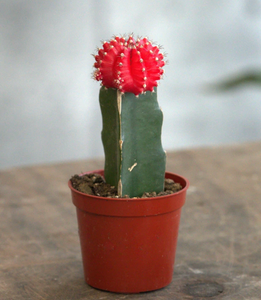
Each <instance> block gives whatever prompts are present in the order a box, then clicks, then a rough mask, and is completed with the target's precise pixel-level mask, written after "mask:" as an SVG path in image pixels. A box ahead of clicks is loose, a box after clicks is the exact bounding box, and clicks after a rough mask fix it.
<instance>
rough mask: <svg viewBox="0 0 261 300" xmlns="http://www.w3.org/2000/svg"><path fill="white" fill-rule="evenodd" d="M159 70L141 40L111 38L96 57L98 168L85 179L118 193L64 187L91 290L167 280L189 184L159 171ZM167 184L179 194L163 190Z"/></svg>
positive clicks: (139, 288) (159, 59)
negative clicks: (100, 153) (101, 167)
mask: <svg viewBox="0 0 261 300" xmlns="http://www.w3.org/2000/svg"><path fill="white" fill-rule="evenodd" d="M164 65H165V62H164V55H163V54H162V53H161V52H160V49H159V47H158V46H155V45H153V44H152V43H151V42H150V41H149V40H148V39H147V38H142V39H141V38H140V39H137V40H136V41H135V40H134V38H133V36H129V37H127V38H125V37H117V36H116V37H114V38H113V39H112V40H110V41H109V42H104V44H103V47H102V48H101V49H98V53H97V55H95V63H94V68H95V71H94V78H95V79H96V80H98V81H101V88H100V94H99V100H100V108H101V113H102V119H103V130H102V142H103V146H104V153H105V166H104V170H96V171H91V172H88V173H91V174H92V175H91V176H93V174H94V178H95V180H96V178H97V176H98V175H101V176H103V178H104V182H105V183H106V184H107V185H109V186H111V188H112V189H115V190H116V193H117V195H115V196H113V197H108V196H107V197H101V196H100V194H96V195H95V194H93V191H94V186H95V185H97V184H98V183H95V184H94V185H92V186H91V188H90V190H91V192H90V193H87V194H86V193H85V192H83V191H81V190H80V191H79V190H78V189H77V187H76V185H75V184H74V181H73V180H72V179H71V180H69V187H70V189H71V192H72V200H73V203H74V205H75V206H76V211H77V217H78V226H79V236H80V242H81V250H82V258H83V267H84V275H85V280H86V282H87V283H88V284H89V285H91V286H93V287H95V288H98V289H102V290H107V291H111V292H119V293H138V292H145V291H151V290H156V289H159V288H162V287H164V286H166V285H168V284H169V283H170V282H171V280H172V274H173V268H174V260H175V251H176V244H177V236H178V228H179V220H180V213H181V208H182V206H183V205H184V203H185V197H186V190H187V188H188V181H187V180H186V179H185V178H184V177H181V176H179V175H176V174H173V173H169V172H165V160H166V157H165V152H164V150H163V148H162V144H161V127H162V120H163V115H162V111H161V109H160V108H159V105H158V101H157V85H158V81H159V80H160V78H161V76H162V75H163V67H164ZM97 174H98V175H97ZM84 176H85V175H84V174H81V175H80V176H78V177H80V178H83V177H84ZM170 182H175V183H176V184H178V185H179V186H180V190H179V191H178V192H176V193H172V192H169V191H167V192H166V191H165V192H164V185H165V189H166V184H170ZM152 195H153V196H155V197H151V196H152Z"/></svg>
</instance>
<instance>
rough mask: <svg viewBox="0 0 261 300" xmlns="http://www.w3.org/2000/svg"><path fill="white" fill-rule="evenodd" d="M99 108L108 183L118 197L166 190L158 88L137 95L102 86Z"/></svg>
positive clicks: (105, 172) (105, 173) (161, 117)
mask: <svg viewBox="0 0 261 300" xmlns="http://www.w3.org/2000/svg"><path fill="white" fill-rule="evenodd" d="M100 107H101V112H102V118H103V130H102V142H103V146H104V152H105V167H104V176H105V180H106V182H107V183H109V184H111V185H113V186H116V187H117V188H118V194H119V196H124V195H128V196H129V197H140V196H142V194H143V193H144V192H153V191H155V192H157V193H158V192H160V191H163V189H164V176H165V161H166V155H165V152H164V150H163V148H162V144H161V128H162V121H163V114H162V111H161V109H160V108H159V105H158V101H157V90H156V88H155V89H154V92H150V91H147V92H145V93H143V94H140V95H138V96H135V95H134V94H133V93H124V94H123V93H121V92H120V91H119V90H118V89H114V88H105V87H102V88H101V89H100Z"/></svg>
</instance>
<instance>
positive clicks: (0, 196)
mask: <svg viewBox="0 0 261 300" xmlns="http://www.w3.org/2000/svg"><path fill="white" fill-rule="evenodd" d="M102 167H103V162H102V161H100V160H92V161H80V162H72V163H64V164H56V165H44V166H34V167H24V168H15V169H11V170H5V171H2V172H0V299H2V300H20V299H21V300H22V299H25V300H30V299H35V300H41V299H46V300H54V299H61V300H67V299H68V300H83V299H90V300H91V299H93V300H98V299H104V300H105V299H160V300H164V299H168V300H169V299H172V300H174V299H235V300H240V299H253V300H257V299H261V143H260V142H258V143H250V144H242V145H234V146H227V147H213V148H205V149H195V150H186V151H180V152H172V153H169V154H168V156H167V170H169V171H172V172H175V173H178V174H180V175H183V176H185V177H187V178H188V179H189V180H190V184H191V186H190V189H189V191H188V196H187V202H186V204H185V206H184V208H183V211H182V218H181V227H180V234H179V241H178V248H177V255H176V264H175V271H174V277H173V281H172V283H171V284H170V285H169V286H168V287H166V288H164V289H161V290H159V291H155V292H150V293H143V294H137V295H124V294H113V293H108V292H103V291H99V290H96V289H93V288H91V287H89V286H88V285H87V284H85V282H84V279H83V271H82V262H81V254H80V246H79V240H78V234H77V224H76V215H75V207H74V206H73V205H72V203H71V198H70V191H69V189H68V187H67V181H68V179H69V178H70V176H71V175H73V174H75V173H81V172H82V171H87V170H94V169H97V168H102Z"/></svg>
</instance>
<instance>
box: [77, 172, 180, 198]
mask: <svg viewBox="0 0 261 300" xmlns="http://www.w3.org/2000/svg"><path fill="white" fill-rule="evenodd" d="M71 183H72V186H73V188H75V189H76V190H78V191H79V192H82V193H85V194H89V195H95V196H100V197H110V198H119V196H118V195H117V189H116V188H115V187H114V186H111V185H110V184H108V183H106V182H105V180H104V178H103V177H102V176H101V175H100V174H95V173H91V174H85V175H82V176H79V175H74V176H72V178H71ZM181 189H182V186H181V185H180V184H179V183H175V182H174V181H173V180H172V179H169V178H166V179H165V187H164V191H163V192H160V193H158V194H157V193H156V192H150V193H144V194H143V195H142V197H141V198H149V197H157V196H165V195H169V194H173V193H176V192H178V191H180V190H181ZM122 198H129V196H128V195H125V196H124V197H122ZM135 198H136V197H135Z"/></svg>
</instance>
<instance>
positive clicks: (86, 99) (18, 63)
mask: <svg viewBox="0 0 261 300" xmlns="http://www.w3.org/2000/svg"><path fill="white" fill-rule="evenodd" d="M260 16H261V1H259V0H252V1H250V0H248V1H247V0H246V1H241V0H212V1H209V0H197V1H195V0H175V1H169V0H161V1H158V0H146V1H145V0H144V1H142V0H140V1H135V0H134V1H122V0H99V1H97V0H89V1H88V0H82V1H81V0H74V1H69V0H55V1H44V0H23V1H22V0H21V1H19V0H8V1H7V0H6V1H4V0H2V1H1V0H0V70H1V72H0V142H1V147H0V168H7V167H12V166H19V165H26V164H34V163H45V162H48V163H49V162H54V161H55V162H57V161H64V160H74V159H82V158H90V157H95V156H102V155H103V149H102V143H101V140H100V131H101V126H102V125H101V116H100V110H99V104H98V91H99V83H98V82H95V81H94V80H92V79H91V73H92V65H93V62H94V59H93V57H92V56H91V54H92V53H94V52H95V49H96V47H97V46H100V45H101V42H100V41H101V40H106V39H109V38H111V36H112V35H114V34H121V33H122V34H124V33H131V32H134V34H135V35H142V36H148V37H149V38H150V39H152V40H154V41H157V42H158V43H159V44H161V45H163V46H164V50H165V51H166V52H167V53H168V56H167V58H168V60H169V64H168V65H167V66H166V68H165V74H166V75H165V79H164V80H163V81H162V82H161V84H160V86H159V89H158V94H159V103H160V105H161V107H162V109H163V111H164V116H165V118H164V127H163V145H164V148H165V149H167V150H169V149H177V148H184V147H192V146H193V147H194V146H200V145H212V144H220V143H234V142H243V141H250V140H257V139H260V138H261V129H260V128H261V118H260V114H261V101H260V98H261V89H260V88H259V89H258V88H257V87H255V86H246V87H240V88H237V89H234V90H232V91H230V92H226V93H213V92H209V91H208V90H207V89H206V87H208V86H209V84H212V83H213V82H217V81H219V80H221V79H223V78H226V77H227V76H230V75H231V74H232V75H233V74H235V73H237V72H241V71H242V70H245V69H251V68H260V69H261V38H260V35H261V18H260Z"/></svg>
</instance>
